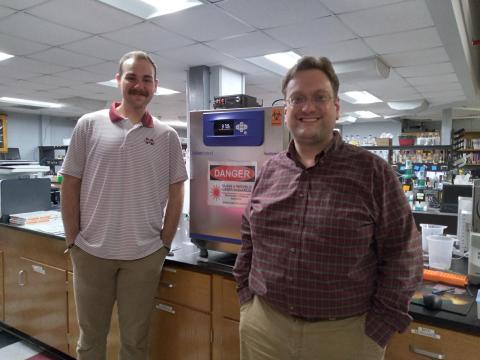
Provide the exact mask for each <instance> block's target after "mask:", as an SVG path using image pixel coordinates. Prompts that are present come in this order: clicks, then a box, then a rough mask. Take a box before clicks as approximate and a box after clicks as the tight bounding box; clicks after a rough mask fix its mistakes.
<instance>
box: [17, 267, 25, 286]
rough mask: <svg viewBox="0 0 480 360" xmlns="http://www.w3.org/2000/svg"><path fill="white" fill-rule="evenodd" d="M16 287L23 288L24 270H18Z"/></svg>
mask: <svg viewBox="0 0 480 360" xmlns="http://www.w3.org/2000/svg"><path fill="white" fill-rule="evenodd" d="M18 285H19V286H25V270H20V271H19V272H18Z"/></svg>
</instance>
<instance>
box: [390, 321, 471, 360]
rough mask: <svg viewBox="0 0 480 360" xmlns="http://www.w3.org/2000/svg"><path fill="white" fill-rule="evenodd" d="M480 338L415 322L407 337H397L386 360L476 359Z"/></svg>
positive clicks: (404, 335) (403, 335)
mask: <svg viewBox="0 0 480 360" xmlns="http://www.w3.org/2000/svg"><path fill="white" fill-rule="evenodd" d="M478 354H480V337H478V336H474V335H470V334H465V333H460V332H456V331H452V330H447V329H444V328H440V327H437V326H433V325H429V324H422V323H418V322H412V323H411V324H410V326H409V328H408V329H407V331H406V332H405V333H403V334H396V335H395V336H394V337H393V338H392V340H391V341H390V343H389V345H388V346H387V351H386V356H385V359H386V360H407V359H408V360H415V359H419V360H425V359H448V360H465V359H476V358H477V357H478Z"/></svg>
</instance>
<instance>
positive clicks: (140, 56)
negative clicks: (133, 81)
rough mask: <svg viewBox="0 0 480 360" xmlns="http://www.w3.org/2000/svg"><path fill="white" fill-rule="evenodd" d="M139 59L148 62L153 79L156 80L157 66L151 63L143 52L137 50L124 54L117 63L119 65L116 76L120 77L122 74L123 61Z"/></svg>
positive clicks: (150, 59) (149, 58)
mask: <svg viewBox="0 0 480 360" xmlns="http://www.w3.org/2000/svg"><path fill="white" fill-rule="evenodd" d="M132 58H133V59H135V60H137V59H141V60H146V61H148V62H149V63H150V64H152V66H153V72H154V75H155V76H154V79H155V80H156V79H157V65H155V63H154V62H153V60H152V58H151V57H150V56H149V55H148V54H147V53H146V52H145V51H139V50H136V51H130V52H128V53H126V54H125V55H123V56H122V58H121V59H120V61H119V62H118V64H119V67H118V74H119V75H120V76H122V74H123V63H124V62H125V61H127V60H128V59H132Z"/></svg>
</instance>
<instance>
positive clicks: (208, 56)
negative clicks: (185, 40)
mask: <svg viewBox="0 0 480 360" xmlns="http://www.w3.org/2000/svg"><path fill="white" fill-rule="evenodd" d="M163 57H164V58H166V59H169V60H173V61H179V62H181V63H183V64H185V65H186V67H190V66H199V65H207V66H213V65H218V64H219V62H221V61H227V60H230V59H231V58H230V57H228V56H225V55H223V54H221V53H220V52H218V51H217V50H214V49H212V48H211V47H208V46H206V45H203V44H194V45H189V46H185V47H182V48H178V49H173V50H170V51H166V52H165V54H164V55H163Z"/></svg>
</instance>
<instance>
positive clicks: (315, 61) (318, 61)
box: [282, 56, 340, 97]
mask: <svg viewBox="0 0 480 360" xmlns="http://www.w3.org/2000/svg"><path fill="white" fill-rule="evenodd" d="M305 70H320V71H323V72H324V74H325V75H327V77H328V79H329V80H330V83H331V84H332V88H333V93H334V95H335V97H337V96H338V88H339V87H340V82H339V81H338V77H337V74H335V70H334V68H333V65H332V63H331V61H330V60H329V59H328V58H326V57H313V56H304V57H302V58H301V59H300V60H298V62H297V63H296V64H295V65H294V66H293V67H292V68H291V69H290V70H288V72H287V75H285V77H284V78H283V81H282V94H283V96H285V95H286V89H287V86H288V83H289V82H290V80H292V79H293V77H294V76H295V75H297V73H298V72H300V71H305Z"/></svg>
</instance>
